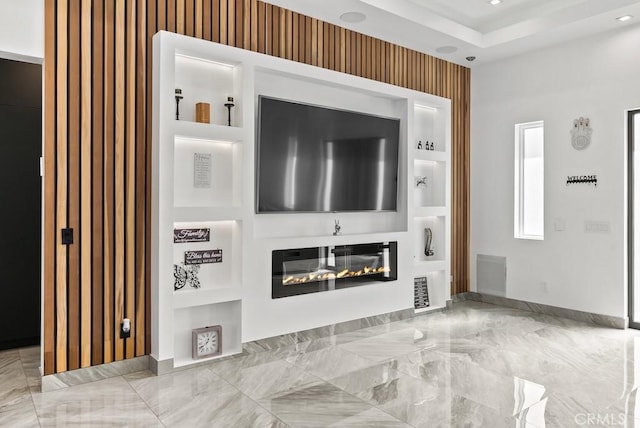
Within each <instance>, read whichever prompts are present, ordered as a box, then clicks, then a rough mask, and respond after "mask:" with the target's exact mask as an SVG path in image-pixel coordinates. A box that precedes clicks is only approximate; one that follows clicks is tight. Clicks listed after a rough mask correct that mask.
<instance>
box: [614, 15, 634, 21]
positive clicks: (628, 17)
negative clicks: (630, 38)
mask: <svg viewBox="0 0 640 428" xmlns="http://www.w3.org/2000/svg"><path fill="white" fill-rule="evenodd" d="M631 18H633V16H631V15H624V16H619V17H617V18H616V19H617V20H618V21H620V22H624V21H628V20H630V19H631Z"/></svg>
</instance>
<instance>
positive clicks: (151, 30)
mask: <svg viewBox="0 0 640 428" xmlns="http://www.w3.org/2000/svg"><path fill="white" fill-rule="evenodd" d="M143 3H144V4H146V5H147V6H148V7H147V21H146V27H147V28H146V30H147V35H146V39H145V46H146V54H147V55H146V64H147V67H146V84H147V88H146V89H149V88H151V87H152V86H153V81H152V73H151V72H152V68H153V65H152V64H153V62H152V51H153V50H152V40H151V38H152V36H153V35H154V34H155V33H156V21H155V13H154V12H155V2H143ZM174 10H175V7H174ZM144 105H145V108H146V111H145V130H146V138H145V143H146V147H145V154H144V161H145V169H144V174H145V177H146V175H147V171H148V169H150V168H151V165H152V162H151V149H150V147H151V134H152V130H151V124H152V115H151V113H152V105H153V103H152V91H151V90H146V101H145V102H144ZM139 159H140V160H141V161H142V157H139ZM142 198H144V202H145V207H147V209H146V212H145V216H144V219H143V220H142V221H144V222H145V225H144V232H145V249H146V250H145V254H144V260H145V268H144V274H145V278H144V281H145V284H144V301H145V302H146V303H147V306H146V307H145V314H144V320H145V326H144V327H145V329H144V350H142V352H143V353H144V354H150V353H151V287H150V285H149V278H151V251H150V250H149V249H150V248H151V247H150V245H149V243H150V242H149V241H150V237H151V209H149V208H150V207H151V182H150V180H148V181H147V180H146V178H145V190H144V192H143V193H142V194H140V196H139V199H142ZM138 327H140V325H139V323H138ZM138 340H140V338H139V337H138Z"/></svg>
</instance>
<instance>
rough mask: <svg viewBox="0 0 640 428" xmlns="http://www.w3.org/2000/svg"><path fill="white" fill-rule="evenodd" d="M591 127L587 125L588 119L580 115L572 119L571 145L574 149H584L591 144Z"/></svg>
mask: <svg viewBox="0 0 640 428" xmlns="http://www.w3.org/2000/svg"><path fill="white" fill-rule="evenodd" d="M592 132H593V129H591V127H590V126H589V119H588V118H586V119H585V118H584V117H581V118H579V119H576V120H574V121H573V129H572V130H571V145H572V146H573V148H574V149H576V150H584V149H586V148H587V147H589V144H591V133H592Z"/></svg>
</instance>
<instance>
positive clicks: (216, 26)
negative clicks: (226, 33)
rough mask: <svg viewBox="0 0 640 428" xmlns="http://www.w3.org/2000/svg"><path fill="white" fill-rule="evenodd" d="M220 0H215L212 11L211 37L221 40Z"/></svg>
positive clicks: (215, 40)
mask: <svg viewBox="0 0 640 428" xmlns="http://www.w3.org/2000/svg"><path fill="white" fill-rule="evenodd" d="M220 7H221V6H220V0H213V8H212V9H213V10H212V11H211V22H212V24H211V25H212V29H211V39H212V40H213V41H214V42H220V15H221V12H220Z"/></svg>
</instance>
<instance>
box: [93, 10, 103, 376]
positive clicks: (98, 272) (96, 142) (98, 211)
mask: <svg viewBox="0 0 640 428" xmlns="http://www.w3.org/2000/svg"><path fill="white" fill-rule="evenodd" d="M103 10H104V2H103V1H102V0H93V48H92V49H93V51H92V54H93V55H92V60H93V69H94V70H104V68H103V64H104V57H103V55H104V52H103V39H104V12H103ZM102 79H103V74H102V73H93V83H92V102H93V105H92V107H91V109H92V110H91V111H92V115H93V120H92V128H93V129H92V134H93V135H92V139H93V143H92V148H93V154H92V155H91V173H92V178H91V180H92V186H93V188H92V191H91V197H92V225H91V238H92V249H91V267H92V285H93V289H92V294H91V304H92V306H91V318H92V323H91V324H92V325H91V328H92V332H91V364H92V365H97V364H102V362H103V360H104V354H103V352H104V344H103V341H104V339H103V327H102V321H103V300H102V297H103V282H102V278H103V262H102V260H103V252H102V210H103V204H102V198H103V193H102V191H103V176H102V174H103V165H102V152H103V139H102V138H103V134H102V133H103V126H102V124H103V122H102V121H103V83H102Z"/></svg>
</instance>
